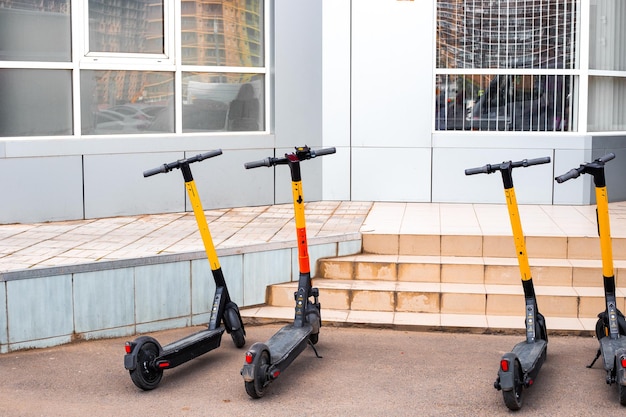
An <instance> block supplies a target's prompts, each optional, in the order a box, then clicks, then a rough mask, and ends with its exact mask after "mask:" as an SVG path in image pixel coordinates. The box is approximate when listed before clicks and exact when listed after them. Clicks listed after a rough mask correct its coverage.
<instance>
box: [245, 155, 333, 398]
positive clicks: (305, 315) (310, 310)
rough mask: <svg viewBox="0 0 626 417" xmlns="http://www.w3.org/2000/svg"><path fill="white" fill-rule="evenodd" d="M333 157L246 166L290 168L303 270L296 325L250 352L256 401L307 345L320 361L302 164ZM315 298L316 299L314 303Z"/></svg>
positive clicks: (249, 382) (249, 387) (248, 371)
mask: <svg viewBox="0 0 626 417" xmlns="http://www.w3.org/2000/svg"><path fill="white" fill-rule="evenodd" d="M332 153H335V148H326V149H318V150H316V151H314V150H311V149H310V148H309V147H307V146H306V145H305V146H303V147H297V148H296V152H294V153H290V154H285V157H284V158H274V157H269V158H265V159H263V160H261V161H255V162H248V163H246V164H245V167H246V168H247V169H250V168H258V167H273V166H275V165H289V169H290V170H291V184H292V193H293V205H294V211H295V223H296V236H297V241H298V260H299V269H300V276H299V279H298V291H296V292H295V293H294V297H295V302H296V307H295V318H294V321H293V323H292V324H288V325H286V326H284V327H283V328H281V329H280V330H279V331H278V332H277V333H276V334H274V335H273V336H272V337H271V338H270V339H269V340H268V341H267V342H266V343H260V342H257V343H255V344H253V345H252V346H251V347H250V349H249V350H248V352H246V357H245V363H244V365H243V368H242V369H241V375H242V376H243V380H244V384H245V388H246V392H247V393H248V395H249V396H250V397H252V398H261V397H262V396H263V395H264V394H265V391H266V389H267V386H268V385H269V384H270V383H271V382H272V381H274V380H275V379H276V378H278V376H279V375H280V374H281V372H282V371H284V370H285V369H286V368H287V367H288V366H289V365H290V364H291V362H293V361H294V359H296V358H297V357H298V355H299V354H300V353H302V351H304V349H305V348H306V346H307V344H309V345H311V347H312V348H313V350H314V352H315V355H316V356H317V357H320V356H319V355H318V354H317V350H316V349H315V347H314V345H315V344H316V343H317V341H318V339H319V331H320V326H321V325H322V319H321V315H320V309H321V306H320V303H319V301H318V297H319V290H318V289H317V288H312V286H311V272H310V265H309V253H308V245H307V237H306V224H305V217H304V198H303V193H302V179H301V175H300V162H301V161H306V160H308V159H311V158H315V157H317V156H322V155H328V154H332ZM311 297H313V301H312V302H311V299H310V298H311Z"/></svg>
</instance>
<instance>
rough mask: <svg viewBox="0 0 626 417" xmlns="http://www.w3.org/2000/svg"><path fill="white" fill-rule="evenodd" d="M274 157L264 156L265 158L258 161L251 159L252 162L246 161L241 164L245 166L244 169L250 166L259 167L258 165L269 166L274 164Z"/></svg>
mask: <svg viewBox="0 0 626 417" xmlns="http://www.w3.org/2000/svg"><path fill="white" fill-rule="evenodd" d="M275 159H276V158H272V157H269V158H265V159H261V160H259V161H252V162H246V163H245V164H243V166H244V167H246V169H251V168H259V167H271V166H272V165H274V160H275Z"/></svg>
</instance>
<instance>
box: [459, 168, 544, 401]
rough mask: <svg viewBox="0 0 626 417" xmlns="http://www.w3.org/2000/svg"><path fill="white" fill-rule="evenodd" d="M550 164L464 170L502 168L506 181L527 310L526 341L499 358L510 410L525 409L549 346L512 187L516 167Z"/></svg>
mask: <svg viewBox="0 0 626 417" xmlns="http://www.w3.org/2000/svg"><path fill="white" fill-rule="evenodd" d="M547 163H550V157H545V158H537V159H524V160H523V161H518V162H511V161H509V162H503V163H501V164H494V165H485V166H483V167H480V168H470V169H466V170H465V175H473V174H491V173H493V172H496V171H500V173H501V174H502V182H503V183H504V196H505V198H506V205H507V207H508V209H509V218H510V220H511V228H512V229H513V238H514V240H515V250H516V252H517V260H518V263H519V269H520V274H521V278H522V287H523V289H524V299H525V304H526V306H525V312H526V320H525V323H526V340H525V341H523V342H520V343H518V344H516V345H515V346H514V347H513V350H512V351H511V352H508V353H505V354H504V355H503V356H502V358H501V359H500V368H499V369H498V378H497V379H496V381H495V382H494V387H495V388H496V389H497V390H502V395H503V397H504V404H506V406H507V407H508V408H509V409H510V410H519V409H520V408H522V393H523V390H524V388H528V387H530V386H531V385H532V384H533V381H534V379H535V378H536V377H537V374H538V373H539V370H540V369H541V365H543V362H544V361H545V360H546V356H547V349H548V333H547V330H546V321H545V318H544V317H543V315H542V314H541V313H539V309H538V307H537V298H536V296H535V288H534V285H533V279H532V276H531V275H530V264H529V263H528V254H527V253H526V243H525V241H524V233H523V232H522V224H521V221H520V216H519V210H518V207H517V199H516V197H515V188H514V187H513V176H512V173H513V168H519V167H529V166H531V165H539V164H547Z"/></svg>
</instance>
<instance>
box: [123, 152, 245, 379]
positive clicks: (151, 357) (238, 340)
mask: <svg viewBox="0 0 626 417" xmlns="http://www.w3.org/2000/svg"><path fill="white" fill-rule="evenodd" d="M221 154H222V151H221V150H215V151H211V152H207V153H204V154H199V155H196V156H193V157H191V158H187V159H181V160H179V161H175V162H171V163H169V164H164V165H161V166H159V167H157V168H154V169H150V170H148V171H145V172H144V173H143V176H144V177H150V176H152V175H156V174H161V173H166V172H170V171H172V170H173V169H180V170H181V171H182V173H183V178H184V180H185V186H186V188H187V194H188V196H189V201H190V202H191V206H192V207H193V212H194V215H195V217H196V222H197V223H198V228H199V230H200V235H201V236H202V241H203V243H204V248H205V251H206V254H207V258H208V260H209V264H210V266H211V272H212V274H213V279H214V280H215V286H216V290H215V296H214V297H213V306H212V308H211V316H210V319H209V323H208V325H207V329H205V330H201V331H199V332H197V333H194V334H192V335H189V336H187V337H185V338H183V339H181V340H178V341H176V342H173V343H171V344H168V345H166V346H163V347H161V345H160V344H159V342H158V341H157V340H156V339H154V338H152V337H150V336H140V337H138V338H137V339H135V340H134V341H132V342H126V346H125V349H126V355H124V367H125V368H126V369H128V371H129V372H130V378H131V379H132V381H133V382H134V383H135V385H136V386H138V387H139V388H141V389H143V390H151V389H154V388H156V387H157V385H158V384H159V382H161V378H162V376H163V370H165V369H171V368H174V367H176V366H178V365H181V364H183V363H185V362H187V361H190V360H191V359H194V358H196V357H198V356H200V355H203V354H205V353H207V352H209V351H211V350H213V349H216V348H218V347H219V346H220V342H221V340H222V334H223V333H224V330H226V331H227V332H228V333H230V335H231V337H232V339H233V342H234V343H235V346H236V347H238V348H240V347H243V345H244V344H245V343H246V340H245V334H246V332H245V330H244V327H243V322H242V320H241V315H240V314H239V307H238V306H237V304H235V303H234V302H233V301H231V299H230V296H229V294H228V289H227V288H226V281H225V280H224V275H223V273H222V268H221V267H220V263H219V259H218V257H217V253H216V252H215V247H214V246H213V240H212V238H211V233H210V231H209V226H208V224H207V221H206V217H205V216H204V211H203V209H202V204H201V203H200V196H199V195H198V190H197V189H196V184H195V181H194V179H193V176H192V175H191V168H190V167H189V165H190V164H192V163H194V162H199V161H202V160H204V159H207V158H212V157H214V156H217V155H221ZM222 321H223V322H224V325H225V326H226V327H224V326H222Z"/></svg>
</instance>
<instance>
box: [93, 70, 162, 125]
mask: <svg viewBox="0 0 626 417" xmlns="http://www.w3.org/2000/svg"><path fill="white" fill-rule="evenodd" d="M80 78H81V107H82V108H81V114H82V118H81V123H82V134H83V135H100V134H132V133H173V132H174V74H173V73H170V72H157V71H113V70H106V71H92V70H85V71H81V77H80Z"/></svg>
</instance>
